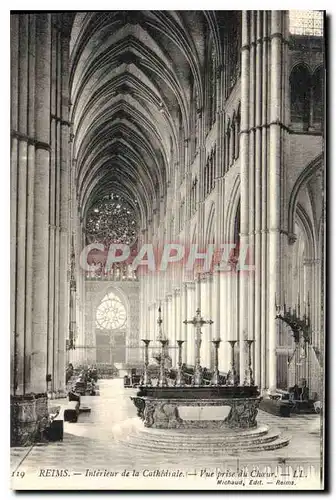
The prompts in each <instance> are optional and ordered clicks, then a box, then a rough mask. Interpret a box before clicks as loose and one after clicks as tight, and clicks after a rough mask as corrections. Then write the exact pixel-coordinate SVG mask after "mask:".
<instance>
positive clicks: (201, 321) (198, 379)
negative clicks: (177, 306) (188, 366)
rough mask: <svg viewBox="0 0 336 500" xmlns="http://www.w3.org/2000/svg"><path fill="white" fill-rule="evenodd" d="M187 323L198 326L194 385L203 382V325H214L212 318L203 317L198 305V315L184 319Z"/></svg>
mask: <svg viewBox="0 0 336 500" xmlns="http://www.w3.org/2000/svg"><path fill="white" fill-rule="evenodd" d="M183 323H184V324H185V325H188V324H189V325H193V326H194V327H195V328H196V353H195V372H194V385H201V384H202V373H201V343H202V338H201V335H202V331H201V329H202V326H203V325H212V324H213V321H212V319H209V320H205V319H203V318H202V315H201V310H200V308H199V307H198V308H197V309H196V316H194V317H193V319H192V320H189V321H188V320H187V319H186V320H184V321H183Z"/></svg>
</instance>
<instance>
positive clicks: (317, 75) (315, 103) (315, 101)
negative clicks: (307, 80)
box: [312, 67, 324, 129]
mask: <svg viewBox="0 0 336 500" xmlns="http://www.w3.org/2000/svg"><path fill="white" fill-rule="evenodd" d="M323 104H324V88H323V70H322V68H321V67H320V68H317V70H316V71H315V72H314V74H313V77H312V125H313V127H314V129H321V128H322V124H323Z"/></svg>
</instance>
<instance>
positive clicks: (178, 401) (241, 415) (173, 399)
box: [131, 308, 261, 429]
mask: <svg viewBox="0 0 336 500" xmlns="http://www.w3.org/2000/svg"><path fill="white" fill-rule="evenodd" d="M161 323H162V319H161V310H160V309H159V319H158V325H159V331H160V338H159V341H160V343H161V356H160V374H159V379H158V381H157V385H156V386H152V381H151V379H150V376H149V373H148V364H149V356H148V349H149V344H150V342H151V341H150V340H149V339H142V341H143V343H144V349H145V355H144V374H143V379H142V381H141V383H140V387H139V391H138V393H137V395H136V396H135V397H132V398H131V399H132V401H133V403H134V405H135V406H136V408H137V414H138V416H139V417H140V418H141V420H142V421H143V422H144V426H145V427H152V428H156V429H183V428H208V429H215V428H218V429H224V428H228V429H234V428H237V429H250V428H254V427H256V425H257V421H256V417H257V414H258V407H259V403H260V400H261V397H260V394H259V391H258V387H256V386H255V385H254V380H253V373H252V368H251V345H252V342H253V341H250V340H246V341H245V342H246V343H247V347H248V352H249V357H248V359H249V366H248V369H247V371H246V377H245V380H244V385H239V384H238V377H237V373H236V368H235V358H234V346H235V344H236V340H232V341H229V344H230V346H231V370H230V371H229V373H228V374H227V377H226V378H225V381H224V380H223V377H220V376H219V371H218V349H219V345H220V342H221V340H220V339H215V340H213V341H212V343H213V349H214V362H215V367H214V370H213V374H212V378H211V380H210V384H209V382H208V381H207V382H206V381H205V380H204V376H203V374H204V370H203V369H202V367H201V363H200V349H201V343H202V338H201V334H202V332H201V328H202V327H203V325H205V324H212V321H211V320H208V321H206V320H204V319H203V317H202V315H201V311H200V309H199V308H198V309H197V310H196V315H195V316H194V318H193V319H192V320H191V321H187V320H186V321H185V322H184V323H190V324H192V325H193V326H194V327H195V329H196V335H195V367H194V370H193V376H192V380H191V384H189V385H187V384H186V382H185V376H184V373H183V369H182V349H183V344H184V341H183V340H177V348H178V368H177V373H176V377H175V380H174V385H173V386H172V385H169V381H168V378H167V373H166V370H165V352H166V348H167V343H168V341H167V339H165V338H162V331H161V330H160V328H161ZM188 407H198V408H209V407H228V408H229V412H228V414H227V415H226V416H225V417H223V418H222V419H221V418H219V419H216V420H213V419H211V418H209V419H195V418H183V417H182V413H183V412H184V413H186V412H185V411H183V410H184V409H185V408H188Z"/></svg>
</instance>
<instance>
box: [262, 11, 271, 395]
mask: <svg viewBox="0 0 336 500" xmlns="http://www.w3.org/2000/svg"><path fill="white" fill-rule="evenodd" d="M268 16H269V12H267V11H264V12H263V32H262V33H263V42H262V75H263V78H262V107H261V124H262V129H261V139H262V156H261V287H260V298H261V307H260V311H261V314H260V320H261V328H260V387H261V389H264V388H265V387H266V386H267V380H266V366H267V365H266V336H267V322H268V318H267V311H268V303H267V269H268V254H267V248H268V247H267V218H268V207H267V196H268V188H267V178H268V172H267V168H268V166H267V158H268V151H269V145H268V129H267V123H268V105H267V95H268V88H269V81H268V73H269V64H268V61H269V41H268V35H269V33H268Z"/></svg>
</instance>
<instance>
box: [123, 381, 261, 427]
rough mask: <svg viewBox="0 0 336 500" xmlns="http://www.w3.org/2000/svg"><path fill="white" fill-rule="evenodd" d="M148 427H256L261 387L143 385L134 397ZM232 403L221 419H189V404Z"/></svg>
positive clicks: (217, 404)
mask: <svg viewBox="0 0 336 500" xmlns="http://www.w3.org/2000/svg"><path fill="white" fill-rule="evenodd" d="M131 399H132V400H133V402H134V404H135V406H136V407H137V410H138V416H139V417H140V418H141V419H142V420H143V422H144V426H145V427H153V428H156V429H183V428H189V429H190V428H207V429H215V428H217V429H225V428H228V429H232V428H241V429H248V428H254V427H256V425H257V421H256V417H257V414H258V407H259V403H260V400H261V398H260V395H259V392H258V389H257V387H230V386H227V387H225V386H224V387H209V386H206V387H162V388H161V387H159V388H157V387H152V388H145V387H141V388H140V390H139V392H138V393H137V396H135V397H133V398H131ZM217 406H221V407H229V408H230V410H229V413H228V415H227V416H226V417H225V418H223V419H222V420H221V419H216V420H212V419H185V418H182V416H181V411H182V410H183V409H184V408H186V407H198V408H208V407H217Z"/></svg>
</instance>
